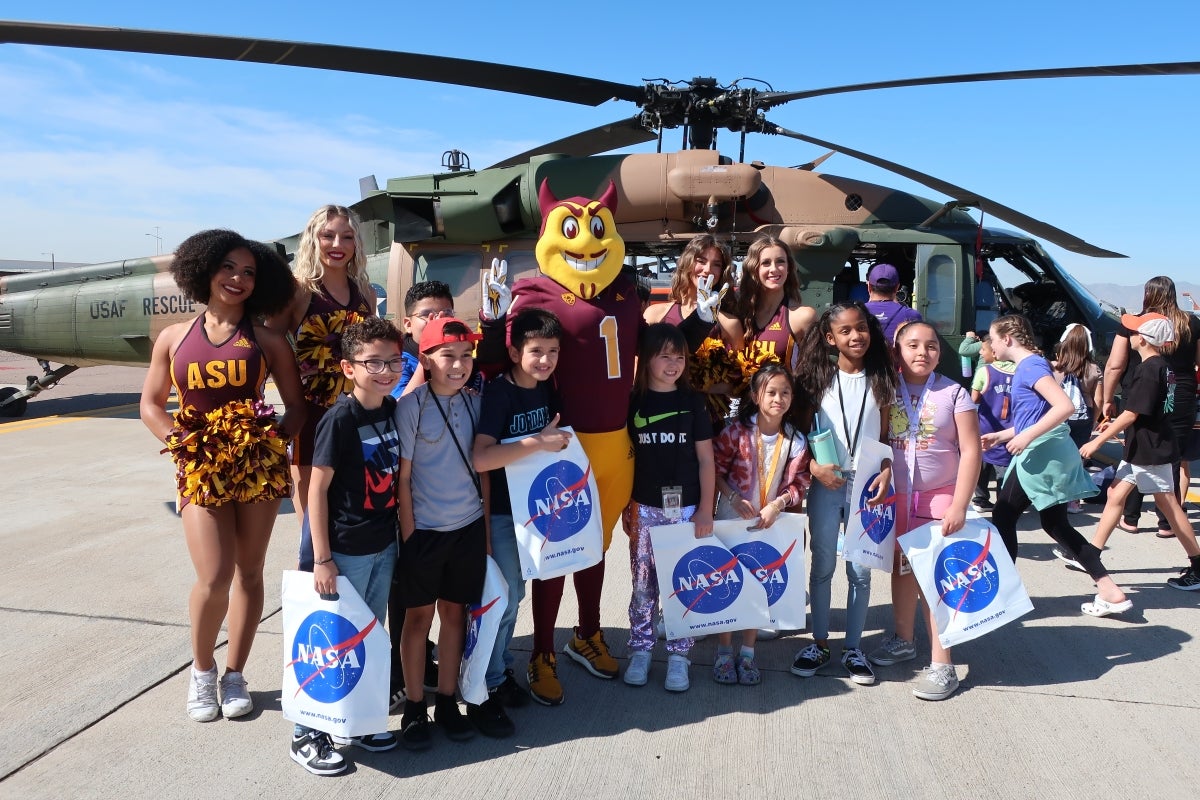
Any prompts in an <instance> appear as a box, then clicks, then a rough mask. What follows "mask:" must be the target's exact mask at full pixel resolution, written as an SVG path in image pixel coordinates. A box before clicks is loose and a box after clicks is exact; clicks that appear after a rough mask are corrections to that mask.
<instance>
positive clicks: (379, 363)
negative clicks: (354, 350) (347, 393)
mask: <svg viewBox="0 0 1200 800" xmlns="http://www.w3.org/2000/svg"><path fill="white" fill-rule="evenodd" d="M347 360H348V361H349V362H350V363H351V364H362V366H363V369H365V370H366V371H367V374H368V375H378V374H379V373H381V372H383V369H384V367H387V368H388V369H390V370H391V371H392V372H395V373H400V372H403V371H404V359H403V358H393V359H392V360H391V361H384V360H383V359H382V358H368V359H366V360H365V361H355V360H354V359H347Z"/></svg>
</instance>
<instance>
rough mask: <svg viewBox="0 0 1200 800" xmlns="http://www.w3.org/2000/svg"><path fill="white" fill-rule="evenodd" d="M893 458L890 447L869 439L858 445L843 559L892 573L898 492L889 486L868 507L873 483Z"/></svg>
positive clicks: (843, 546)
mask: <svg viewBox="0 0 1200 800" xmlns="http://www.w3.org/2000/svg"><path fill="white" fill-rule="evenodd" d="M891 457H892V448H891V447H889V446H888V445H886V444H884V443H882V442H877V441H875V440H874V439H868V440H865V441H863V442H862V443H861V444H859V451H858V461H857V465H856V467H855V470H854V487H853V489H852V490H851V494H850V518H849V519H848V520H846V539H845V542H844V543H843V545H842V558H844V559H846V560H847V561H852V562H854V563H855V564H861V565H862V566H864V567H869V568H871V569H879V570H883V571H884V572H891V571H892V559H893V556H894V555H895V551H896V489H895V487H894V486H893V485H890V484H889V485H888V490H887V496H886V498H885V499H884V501H883V502H882V503H880V504H879V505H877V506H868V505H867V498H868V497H870V496H871V494H872V492H871V491H870V489H868V488H867V487H869V486H870V485H871V482H872V481H874V480H875V478H877V477H878V476H879V469H880V465H881V464H882V463H883V460H884V459H885V458H891Z"/></svg>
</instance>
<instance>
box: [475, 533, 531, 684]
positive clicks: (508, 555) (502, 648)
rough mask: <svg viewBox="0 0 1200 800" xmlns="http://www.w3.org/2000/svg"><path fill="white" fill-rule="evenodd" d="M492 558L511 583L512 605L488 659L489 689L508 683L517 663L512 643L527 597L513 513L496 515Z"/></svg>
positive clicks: (510, 597)
mask: <svg viewBox="0 0 1200 800" xmlns="http://www.w3.org/2000/svg"><path fill="white" fill-rule="evenodd" d="M491 521H492V558H494V559H495V560H496V565H497V566H498V567H500V571H501V572H502V573H504V582H505V583H507V584H508V607H507V608H505V609H504V615H503V616H501V617H500V628H499V630H497V631H496V644H495V645H493V646H492V660H491V661H489V662H488V668H487V673H486V675H485V677H484V681H485V682H486V683H487V687H488V688H489V689H495V688H496V687H497V686H499V685H500V684H501V683H503V682H504V671H505V670H507V669H510V668H511V667H512V665H513V660H514V659H513V654H512V652H511V651H510V650H509V649H508V646H509V645H510V644H512V637H513V630H514V629H515V628H516V626H517V611H518V610H519V607H520V604H521V601H522V600H524V599H525V580H524V578H522V577H521V557H520V556H519V555H518V554H517V534H516V531H515V529H514V527H513V518H512V515H511V514H492V515H491Z"/></svg>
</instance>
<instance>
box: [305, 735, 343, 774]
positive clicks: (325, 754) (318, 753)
mask: <svg viewBox="0 0 1200 800" xmlns="http://www.w3.org/2000/svg"><path fill="white" fill-rule="evenodd" d="M291 756H292V761H295V762H296V763H297V764H299V765H300V766H302V767H304V768H305V769H306V770H308V771H309V772H311V773H312V774H313V775H337V774H339V773H342V772H345V771H346V759H344V758H342V755H341V753H339V752H338V751H336V750H334V749H333V742H332V741H331V740H330V738H329V734H327V733H322V732H321V731H307V732H305V733H303V734H301V735H300V736H293V737H292V750H291Z"/></svg>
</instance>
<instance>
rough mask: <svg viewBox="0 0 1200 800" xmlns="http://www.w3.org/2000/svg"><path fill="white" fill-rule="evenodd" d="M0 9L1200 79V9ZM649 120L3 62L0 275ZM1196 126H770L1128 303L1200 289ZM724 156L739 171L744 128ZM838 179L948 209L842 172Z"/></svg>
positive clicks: (1076, 112)
mask: <svg viewBox="0 0 1200 800" xmlns="http://www.w3.org/2000/svg"><path fill="white" fill-rule="evenodd" d="M473 6H475V7H474V8H473ZM666 8H674V9H675V10H674V12H672V13H668V12H667V11H665V10H660V9H666ZM544 9H550V11H545V10H544ZM833 9H839V10H838V11H834V10H833ZM0 16H2V17H6V18H12V19H28V20H40V21H49V22H76V23H82V24H93V25H113V26H121V27H138V28H151V29H162V30H178V31H189V32H201V33H222V34H234V35H246V36H259V37H263V38H273V39H291V40H301V41H317V42H330V43H336V44H346V45H357V46H364V47H377V48H390V49H397V50H408V51H416V52H427V53H433V54H438V55H449V56H458V57H465V58H475V59H483V60H491V61H499V62H505V63H511V64H519V65H523V66H531V67H539V68H543V69H553V70H562V71H565V72H573V73H577V74H582V75H590V76H594V77H599V78H605V79H609V80H614V81H619V82H622V83H638V82H640V80H641V79H642V78H657V77H666V78H671V79H678V80H687V79H690V78H692V77H693V76H696V75H711V76H713V77H716V78H717V79H718V80H719V81H720V82H723V83H727V82H730V81H732V80H734V79H736V78H739V77H743V76H749V77H756V78H762V79H764V80H767V81H769V82H770V83H771V84H772V85H773V87H774V88H775V89H777V90H798V89H809V88H817V87H824V86H836V85H841V84H847V83H857V82H863V81H875V80H886V79H892V78H907V77H919V76H927V75H941V74H954V73H966V72H982V71H994V70H1005V69H1032V68H1038V67H1059V66H1090V65H1098V64H1125V63H1144V62H1154V61H1185V60H1200V45H1198V44H1197V43H1196V31H1197V30H1198V29H1200V4H1197V3H1196V2H1195V0H1178V1H1175V0H1172V1H1171V2H1154V1H1153V0H1150V2H1142V3H1138V4H1129V3H1124V2H1122V3H1116V2H1110V0H1098V1H1096V2H1075V0H1067V1H1065V2H1045V0H1042V1H1041V2H1025V0H1015V1H1012V2H981V3H939V4H917V5H915V6H914V5H912V4H898V3H893V2H858V3H854V4H843V5H840V6H839V5H837V4H834V5H828V4H827V5H823V6H814V5H811V4H804V3H761V4H757V5H746V4H735V3H713V2H690V3H686V4H669V3H661V4H654V3H646V2H644V0H643V1H642V2H636V3H635V2H627V1H626V0H619V1H618V2H611V3H608V4H603V3H569V4H550V3H544V4H543V3H528V2H520V1H518V2H511V3H488V4H483V3H480V4H437V3H427V4H421V3H376V4H370V5H363V4H354V5H350V4H336V3H315V2H308V1H307V0H290V1H289V2H286V3H285V2H245V0H242V2H227V1H226V0H213V1H211V2H206V3H203V4H198V3H197V4H193V3H188V4H175V3H163V2H153V3H149V2H146V3H141V2H137V3H107V4H96V3H92V2H82V0H79V1H77V2H57V1H56V0H46V1H45V2H41V3H36V4H32V3H31V4H21V5H20V6H19V7H14V6H13V5H12V4H8V5H7V6H6V7H5V8H4V9H3V10H2V11H0ZM634 111H635V109H634V107H633V106H632V105H631V104H623V103H609V104H606V105H603V106H600V107H598V108H589V107H585V106H576V105H573V104H565V103H556V102H554V101H549V100H538V99H531V98H523V97H517V96H513V95H507V94H503V93H497V92H485V91H482V90H473V89H463V88H458V87H449V86H439V85H434V84H426V83H421V82H413V81H401V80H395V79H386V78H375V77H367V76H360V75H348V74H345V75H343V74H337V73H330V72H321V71H314V70H307V69H296V68H290V67H275V66H268V65H259V64H234V63H221V62H215V61H207V60H203V59H181V58H170V57H163V56H140V55H130V54H124V53H102V52H90V51H82V50H69V49H55V48H34V47H26V46H20V45H0V176H3V184H2V185H3V191H2V192H0V213H2V214H3V216H4V219H5V225H6V227H7V229H8V236H6V237H5V238H4V244H3V245H2V246H0V258H5V259H36V260H47V259H48V258H49V257H48V256H46V255H43V254H44V253H49V252H53V253H55V258H56V259H57V260H59V261H80V262H91V261H102V260H113V259H117V258H123V257H131V256H138V255H145V254H148V253H153V252H154V250H155V244H156V243H155V240H154V239H153V238H150V237H148V236H147V234H153V233H154V232H155V230H156V228H157V229H158V231H159V232H160V235H161V236H162V246H163V250H164V252H166V251H169V250H170V249H172V248H173V247H174V246H175V245H176V244H177V243H178V242H179V241H180V240H181V239H183V238H184V237H186V236H187V235H189V234H190V233H193V232H194V231H196V230H198V229H201V228H206V227H214V226H229V227H233V228H236V229H238V230H240V231H242V232H243V233H245V234H247V235H250V236H255V237H260V238H273V237H277V236H284V235H288V234H291V233H294V232H296V231H297V230H298V229H299V228H300V227H301V226H302V225H303V223H304V221H305V220H306V218H307V217H308V214H309V213H310V212H311V210H312V209H313V208H314V207H316V206H317V205H319V204H321V203H324V202H352V201H354V200H356V199H357V198H358V178H359V177H361V176H363V175H368V174H375V175H377V176H378V178H379V181H380V184H381V185H382V184H383V182H384V181H385V180H386V179H387V178H388V177H396V176H402V175H412V174H423V173H429V172H434V171H437V170H438V164H439V163H440V159H441V154H442V152H443V151H444V150H447V149H449V148H452V147H455V148H458V149H461V150H464V151H466V152H467V153H468V154H469V155H470V157H471V161H472V164H473V165H474V166H476V167H482V166H486V165H488V164H491V163H493V162H495V161H498V160H500V159H502V158H504V157H506V156H508V155H511V154H513V153H516V152H520V151H522V150H525V149H527V148H529V147H531V146H534V145H537V144H540V143H542V142H547V141H552V140H554V139H557V138H559V137H562V136H565V135H568V134H570V133H574V132H576V131H580V130H584V129H587V128H591V127H594V126H596V125H599V124H602V123H604V122H608V121H612V120H616V119H620V118H623V117H626V116H632V114H633V113H634ZM1198 116H1200V76H1189V77H1163V78H1158V77H1156V78H1103V79H1096V78H1090V79H1070V80H1057V81H1021V82H1014V83H1008V84H998V83H992V84H975V85H967V86H940V87H927V88H920V89H892V90H885V91H876V92H870V93H858V94H853V95H841V96H834V97H828V98H820V99H815V100H805V101H798V102H795V103H792V104H790V105H788V106H785V107H783V108H781V109H777V110H776V111H774V112H773V113H772V114H771V118H772V119H773V120H774V121H776V122H778V123H779V124H781V125H784V126H785V127H788V128H792V129H793V130H799V131H802V132H805V133H808V134H810V135H813V136H815V137H817V138H822V139H827V140H831V141H834V142H838V143H841V144H843V145H846V146H848V147H852V148H855V149H859V150H863V151H866V152H868V153H873V154H876V155H878V156H881V157H884V158H887V159H890V160H892V161H897V162H899V163H901V164H906V165H908V166H911V167H913V168H915V169H918V170H921V171H923V172H926V173H930V174H933V175H936V176H938V177H940V178H943V179H945V180H948V181H950V182H952V183H957V184H959V185H961V186H964V187H967V188H968V189H971V190H973V191H976V192H979V193H980V194H983V195H985V196H987V197H991V198H992V199H994V200H996V201H998V202H1000V203H1003V204H1005V205H1008V206H1010V207H1013V208H1016V209H1018V210H1020V211H1022V212H1024V213H1026V214H1029V215H1031V216H1033V217H1035V218H1038V219H1042V220H1044V221H1046V222H1049V223H1051V224H1053V225H1056V226H1058V227H1060V228H1063V229H1065V230H1067V231H1069V232H1070V233H1073V234H1075V235H1077V236H1080V237H1082V238H1083V239H1085V240H1087V241H1089V242H1091V243H1093V244H1096V245H1099V246H1101V247H1104V248H1107V249H1110V250H1115V251H1117V252H1122V253H1125V254H1127V255H1129V256H1130V258H1129V259H1122V260H1099V259H1089V258H1083V257H1079V256H1075V255H1073V254H1071V253H1067V252H1065V251H1062V250H1060V249H1058V248H1054V247H1050V248H1049V249H1050V250H1051V252H1052V254H1053V255H1054V256H1055V257H1056V258H1057V259H1058V260H1059V261H1060V262H1061V263H1063V264H1064V265H1065V266H1067V267H1068V268H1069V269H1070V270H1071V271H1072V272H1074V273H1075V274H1076V275H1077V276H1080V277H1081V278H1083V279H1084V282H1085V283H1097V282H1111V283H1120V284H1140V283H1141V282H1143V281H1144V280H1145V279H1146V278H1148V277H1150V276H1152V275H1156V274H1169V275H1172V276H1174V277H1176V278H1182V279H1185V280H1186V279H1192V278H1193V276H1195V275H1197V274H1200V271H1198V270H1197V260H1198V259H1197V256H1196V250H1197V247H1196V246H1195V245H1194V244H1193V243H1191V242H1189V241H1187V239H1186V237H1187V236H1188V235H1191V234H1192V232H1193V230H1194V229H1195V225H1196V220H1198V219H1200V158H1198V157H1197V153H1196V141H1197V136H1198V135H1200V134H1198V133H1197V131H1198V129H1200V124H1198V122H1200V120H1198V119H1197V117H1198ZM673 135H674V136H678V132H675V133H674V134H673ZM668 136H669V137H670V136H671V134H669V135H668ZM667 141H668V142H670V141H672V139H671V138H668V140H667ZM719 142H720V144H722V145H723V146H722V150H723V151H724V152H725V153H726V154H727V155H732V156H734V157H736V155H737V141H736V137H735V136H734V135H733V134H728V133H727V134H725V137H724V138H723V139H720V140H719ZM651 148H652V145H648V146H646V147H644V148H642V149H651ZM820 154H821V151H819V150H817V149H816V148H813V147H810V146H808V145H804V144H801V143H799V142H791V141H784V140H778V139H773V138H769V137H762V136H760V137H756V138H754V139H753V140H752V141H751V143H750V144H749V145H748V153H747V155H748V157H749V158H753V159H758V160H762V161H766V162H768V163H774V164H789V165H790V164H798V163H803V162H805V161H808V160H810V159H812V158H814V157H816V156H818V155H820ZM822 171H824V172H829V173H833V174H840V175H847V176H851V177H856V178H861V179H865V180H869V181H873V182H875V183H881V184H885V185H889V186H894V187H897V188H900V189H904V190H907V191H915V192H917V193H919V194H922V195H925V196H931V197H937V195H936V193H934V192H932V191H931V190H928V189H924V188H923V187H919V186H917V185H915V184H911V183H909V182H907V181H905V180H903V179H901V178H897V177H893V176H891V175H890V174H889V173H886V172H883V171H881V170H878V169H875V168H873V167H870V166H867V165H865V164H861V163H860V162H857V161H855V160H854V159H851V158H849V157H846V156H840V155H838V156H834V157H833V158H831V159H829V160H828V161H826V162H825V163H824V164H823V165H822Z"/></svg>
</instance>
